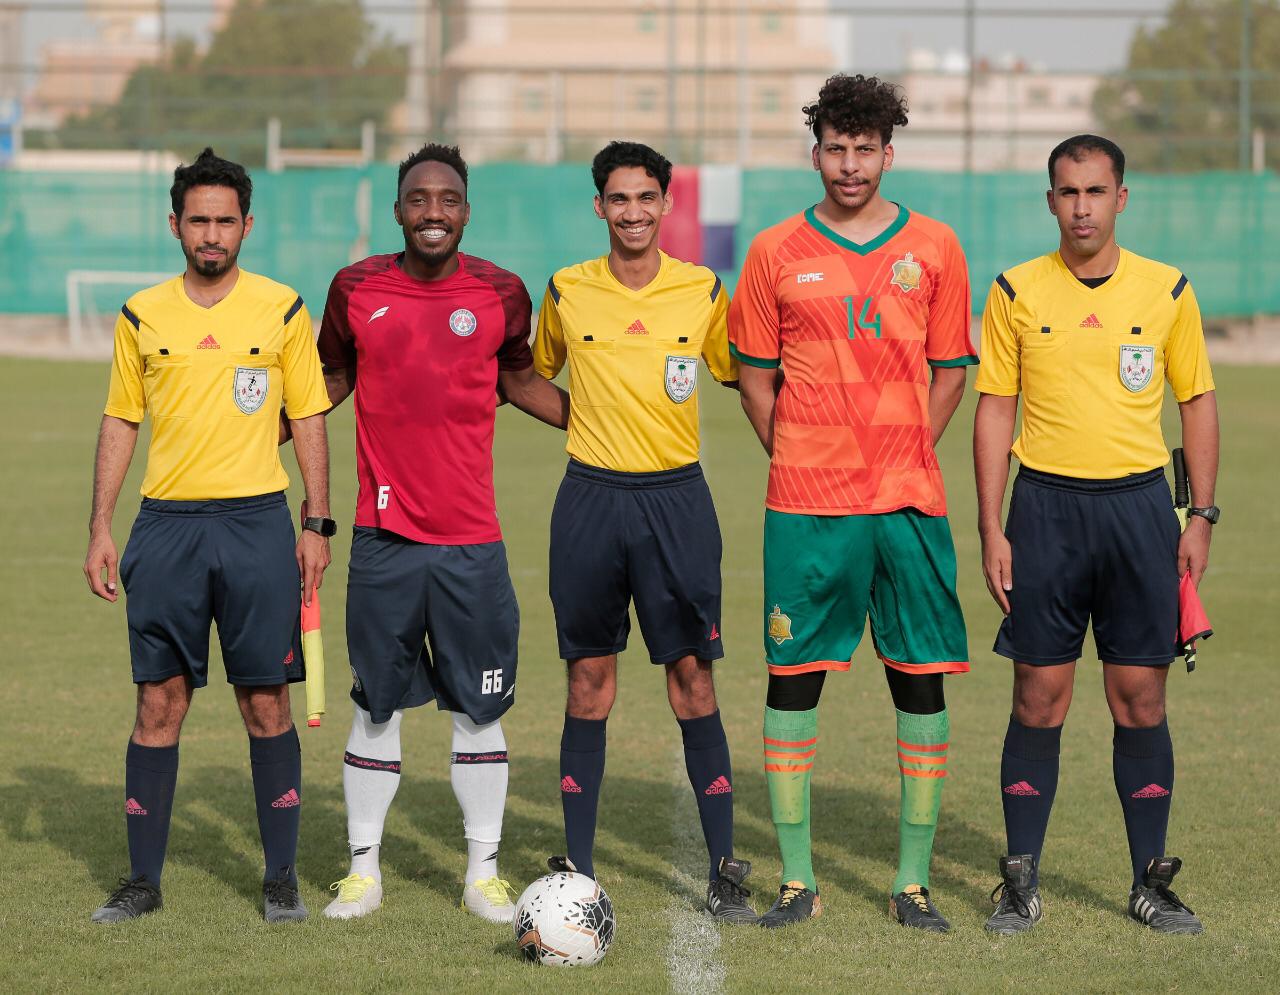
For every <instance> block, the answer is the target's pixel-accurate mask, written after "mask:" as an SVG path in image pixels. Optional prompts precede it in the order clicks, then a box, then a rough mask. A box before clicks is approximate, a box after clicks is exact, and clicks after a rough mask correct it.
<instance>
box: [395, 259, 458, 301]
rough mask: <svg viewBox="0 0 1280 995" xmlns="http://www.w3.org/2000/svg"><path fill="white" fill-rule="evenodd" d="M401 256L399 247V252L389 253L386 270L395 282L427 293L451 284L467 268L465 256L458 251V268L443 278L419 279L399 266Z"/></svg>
mask: <svg viewBox="0 0 1280 995" xmlns="http://www.w3.org/2000/svg"><path fill="white" fill-rule="evenodd" d="M403 258H404V250H403V249H401V250H400V251H399V252H393V253H392V254H391V262H390V264H389V265H388V266H387V270H388V271H389V272H390V273H391V275H392V277H393V278H394V279H395V280H396V281H397V282H399V283H401V284H406V285H408V286H410V287H417V288H418V289H419V290H425V291H427V292H428V293H430V292H431V291H433V290H435V289H436V288H438V287H448V286H452V284H453V283H454V281H456V280H460V279H461V278H462V275H463V274H464V273H465V272H466V270H467V257H466V256H464V255H463V254H462V253H461V252H459V253H458V268H457V269H456V270H454V271H453V272H452V273H450V274H449V275H448V276H446V277H445V278H444V279H443V280H419V279H417V278H415V277H412V276H410V275H409V274H408V273H406V272H405V271H404V270H403V269H402V268H401V267H400V260H401V259H403Z"/></svg>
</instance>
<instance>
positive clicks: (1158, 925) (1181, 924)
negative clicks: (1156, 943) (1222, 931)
mask: <svg viewBox="0 0 1280 995" xmlns="http://www.w3.org/2000/svg"><path fill="white" fill-rule="evenodd" d="M1180 870H1182V858H1181V857H1156V858H1155V860H1153V861H1151V863H1149V864H1148V865H1147V873H1146V874H1144V875H1143V876H1142V885H1141V886H1140V887H1137V888H1134V889H1133V891H1131V892H1129V918H1130V919H1134V920H1136V921H1137V922H1140V923H1142V925H1144V926H1150V927H1151V928H1152V929H1154V930H1155V931H1156V932H1157V933H1203V932H1204V925H1203V924H1202V923H1201V922H1200V919H1199V918H1198V917H1197V916H1196V914H1195V913H1194V912H1192V911H1191V910H1190V909H1189V908H1187V906H1186V905H1185V904H1183V901H1182V899H1180V898H1179V897H1178V896H1177V895H1175V894H1174V893H1173V892H1172V891H1170V890H1169V885H1170V884H1172V883H1173V876H1174V875H1175V874H1177V873H1178V871H1180Z"/></svg>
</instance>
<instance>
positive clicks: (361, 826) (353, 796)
mask: <svg viewBox="0 0 1280 995" xmlns="http://www.w3.org/2000/svg"><path fill="white" fill-rule="evenodd" d="M403 718H404V712H403V711H401V710H399V709H397V710H396V711H395V712H392V713H391V718H390V719H388V720H387V721H386V722H374V721H373V718H372V716H370V714H369V713H368V712H366V711H365V710H364V709H363V708H361V707H360V706H358V705H357V706H356V709H355V717H354V718H353V719H352V721H351V735H350V737H348V739H347V751H346V754H345V755H344V756H343V758H342V791H343V794H344V795H345V796H346V800H347V840H348V842H349V843H350V844H351V871H350V873H352V874H359V875H360V876H361V877H366V876H367V877H371V878H373V879H374V880H375V881H379V882H380V881H382V871H381V870H380V869H379V867H378V851H379V849H380V848H381V845H382V827H383V825H384V824H385V823H386V821H387V809H389V808H390V807H391V799H393V798H394V797H395V796H396V789H397V788H398V787H400V722H401V720H402V719H403Z"/></svg>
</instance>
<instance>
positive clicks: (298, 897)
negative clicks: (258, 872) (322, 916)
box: [262, 867, 307, 922]
mask: <svg viewBox="0 0 1280 995" xmlns="http://www.w3.org/2000/svg"><path fill="white" fill-rule="evenodd" d="M292 871H293V869H292V868H290V867H282V868H280V874H279V876H277V877H274V878H271V879H270V880H269V881H264V882H263V884H262V917H263V918H264V919H266V920H267V922H298V921H300V920H302V919H305V918H307V907H306V906H305V905H303V904H302V894H301V893H300V892H299V891H298V882H297V879H296V878H295V877H294V876H293V873H292Z"/></svg>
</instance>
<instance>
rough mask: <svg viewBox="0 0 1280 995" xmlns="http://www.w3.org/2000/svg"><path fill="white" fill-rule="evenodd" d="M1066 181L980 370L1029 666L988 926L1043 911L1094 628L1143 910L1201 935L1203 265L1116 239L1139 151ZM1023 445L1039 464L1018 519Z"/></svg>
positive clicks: (995, 572) (993, 578) (1135, 902)
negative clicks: (1170, 843)
mask: <svg viewBox="0 0 1280 995" xmlns="http://www.w3.org/2000/svg"><path fill="white" fill-rule="evenodd" d="M1049 183H1050V189H1049V191H1048V202H1049V210H1050V212H1051V213H1052V214H1053V215H1054V216H1055V217H1056V218H1057V220H1058V228H1059V230H1060V233H1061V238H1060V242H1059V246H1058V250H1057V251H1056V252H1053V253H1050V254H1049V255H1046V256H1041V257H1039V258H1038V259H1033V260H1031V261H1030V262H1026V263H1023V264H1022V265H1020V266H1015V267H1014V268H1012V269H1009V270H1006V271H1005V272H1004V273H1001V274H1000V275H999V276H997V277H996V280H995V284H994V285H993V286H992V288H991V292H990V294H989V295H988V297H987V306H986V312H985V313H984V315H983V319H982V364H981V367H980V369H979V371H978V380H977V384H976V386H977V389H978V390H979V391H981V393H982V397H981V399H980V400H979V401H978V411H977V415H976V417H975V420H974V430H973V453H974V469H975V474H976V477H977V486H978V516H979V529H980V531H981V535H982V566H983V571H984V572H985V574H986V580H987V587H988V588H989V589H990V591H991V595H992V597H993V598H995V600H996V603H997V604H998V605H999V606H1000V608H1001V610H1002V611H1003V612H1004V613H1005V619H1004V622H1003V623H1002V625H1001V626H1000V633H999V635H998V637H997V638H996V644H995V651H996V652H997V653H999V654H1000V655H1001V656H1005V657H1008V658H1009V659H1010V660H1012V661H1013V714H1012V715H1011V716H1010V718H1009V728H1008V732H1007V733H1006V735H1005V742H1004V753H1003V756H1002V759H1001V764H1000V786H1001V798H1002V799H1003V802H1004V817H1005V831H1006V835H1007V842H1008V854H1007V855H1006V856H1004V857H1001V858H1000V873H1001V877H1002V883H1001V885H1000V887H999V888H998V889H997V891H998V892H999V894H998V898H997V899H996V902H997V905H996V909H995V912H994V913H993V914H992V915H991V918H990V919H989V920H988V921H987V929H988V930H990V931H991V932H994V933H1020V932H1023V931H1025V930H1028V929H1030V928H1031V927H1032V926H1034V925H1035V924H1036V923H1037V922H1038V921H1039V920H1040V917H1041V915H1042V912H1043V904H1042V901H1041V897H1040V892H1039V881H1038V876H1037V872H1038V869H1039V863H1040V851H1041V847H1042V846H1043V843H1044V836H1045V830H1046V828H1047V827H1048V824H1049V812H1050V809H1051V807H1052V805H1053V797H1054V792H1055V791H1056V789H1057V785H1058V757H1059V752H1060V751H1059V744H1060V741H1061V736H1062V723H1063V721H1064V720H1065V719H1066V716H1067V708H1068V706H1069V705H1070V704H1071V689H1072V682H1073V680H1074V678H1075V669H1076V660H1078V659H1079V657H1080V654H1081V651H1082V649H1083V643H1084V635H1085V629H1086V627H1088V625H1089V624H1090V623H1091V622H1092V626H1093V637H1094V642H1095V644H1096V645H1097V649H1098V657H1099V659H1100V660H1101V661H1102V678H1103V685H1104V687H1105V689H1106V696H1107V704H1108V706H1110V709H1111V715H1112V718H1113V719H1114V721H1115V736H1114V739H1113V754H1112V757H1113V768H1114V772H1115V784H1116V790H1117V792H1118V793H1119V796H1120V805H1121V808H1122V809H1123V810H1124V821H1125V829H1126V832H1127V835H1128V842H1129V854H1130V857H1131V859H1132V862H1133V882H1132V888H1131V891H1130V894H1129V903H1128V912H1129V916H1130V917H1131V918H1133V919H1135V920H1136V921H1138V922H1140V923H1142V924H1144V925H1146V926H1148V927H1150V928H1151V929H1154V930H1157V931H1159V932H1164V933H1199V932H1200V931H1201V929H1202V927H1201V924H1200V920H1199V919H1198V918H1196V916H1195V914H1194V913H1193V912H1192V911H1191V910H1190V909H1189V908H1187V906H1186V905H1185V904H1184V903H1183V902H1182V901H1181V900H1180V899H1179V898H1178V897H1177V895H1175V894H1174V893H1173V891H1171V890H1170V883H1171V881H1172V879H1173V876H1174V875H1175V874H1176V873H1177V872H1178V869H1179V868H1180V867H1181V866H1182V861H1181V860H1179V859H1178V858H1177V857H1169V856H1167V855H1166V853H1165V832H1166V829H1167V827H1168V823H1169V803H1170V801H1171V800H1172V795H1173V745H1172V743H1171V741H1170V738H1169V726H1168V723H1167V722H1166V720H1165V680H1166V678H1167V677H1168V675H1169V664H1170V663H1171V662H1172V661H1173V659H1174V658H1175V656H1176V655H1177V629H1178V585H1179V582H1180V578H1181V577H1182V576H1183V575H1186V574H1190V581H1191V582H1192V583H1196V584H1198V583H1199V581H1200V578H1201V576H1203V574H1204V571H1205V567H1206V566H1207V564H1208V560H1209V535H1210V529H1211V527H1212V526H1213V524H1214V523H1215V522H1216V521H1217V520H1218V509H1217V508H1216V507H1214V505H1213V489H1214V481H1215V478H1216V476H1217V470H1218V414H1217V402H1216V400H1215V395H1214V388H1213V375H1212V373H1211V372H1210V369H1209V360H1208V357H1207V355H1206V353H1205V344H1204V331H1203V329H1202V327H1201V324H1200V310H1199V308H1198V307H1197V305H1196V298H1195V293H1194V292H1193V291H1192V289H1191V284H1190V283H1188V282H1187V278H1186V276H1184V275H1183V274H1182V273H1180V272H1179V271H1178V270H1176V269H1174V268H1173V267H1171V266H1165V265H1164V264H1162V263H1158V262H1155V261H1153V260H1151V259H1144V258H1142V257H1141V256H1138V255H1135V254H1133V253H1132V252H1128V251H1126V250H1125V249H1121V248H1120V247H1119V246H1118V245H1117V244H1116V239H1115V221H1116V215H1118V214H1120V213H1121V212H1122V211H1123V210H1124V209H1125V205H1126V203H1127V201H1128V194H1129V192H1128V189H1127V188H1126V187H1125V186H1124V153H1123V152H1121V151H1120V149H1119V148H1118V147H1117V146H1116V145H1115V144H1114V143H1113V142H1110V141H1108V140H1107V139H1105V138H1099V137H1098V136H1096V135H1077V136H1076V137H1074V138H1069V139H1067V140H1066V141H1064V142H1062V143H1061V144H1060V145H1058V147H1057V148H1055V149H1054V150H1053V152H1052V153H1051V154H1050V156H1049ZM1166 380H1167V381H1168V382H1169V384H1170V386H1171V387H1172V388H1173V396H1174V398H1175V399H1176V400H1177V402H1178V413H1179V415H1180V416H1181V419H1182V440H1183V446H1184V448H1185V449H1186V453H1187V465H1188V470H1189V475H1190V478H1191V485H1192V493H1193V496H1194V498H1195V500H1196V501H1197V503H1198V504H1199V505H1200V507H1196V508H1193V509H1192V510H1191V512H1190V515H1191V517H1190V518H1189V519H1188V521H1189V524H1188V526H1187V529H1186V531H1185V532H1182V533H1179V527H1178V519H1177V517H1176V515H1175V513H1174V509H1173V502H1172V500H1171V498H1170V496H1169V486H1168V483H1167V482H1166V480H1165V476H1164V465H1165V463H1166V462H1167V461H1168V458H1169V453H1168V451H1167V450H1166V448H1165V443H1164V439H1163V438H1162V437H1161V434H1160V409H1161V405H1162V404H1163V401H1164V384H1165V381H1166ZM1019 394H1021V396H1022V432H1021V434H1020V435H1019V436H1018V439H1017V441H1016V442H1015V441H1014V438H1013V432H1014V418H1015V415H1016V414H1017V410H1018V396H1019ZM1011 451H1012V453H1013V455H1014V456H1016V457H1017V458H1018V462H1019V463H1020V464H1021V468H1020V469H1019V471H1018V477H1017V479H1016V480H1015V481H1014V485H1013V496H1012V497H1011V498H1010V501H1009V515H1008V519H1007V521H1006V522H1005V525H1004V528H1003V529H1002V528H1001V524H1000V511H1001V502H1002V499H1003V497H1004V491H1005V484H1006V483H1007V481H1008V474H1009V454H1010V452H1011Z"/></svg>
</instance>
